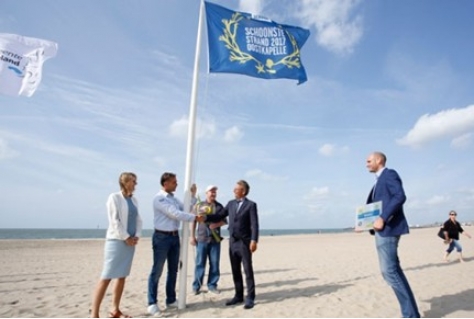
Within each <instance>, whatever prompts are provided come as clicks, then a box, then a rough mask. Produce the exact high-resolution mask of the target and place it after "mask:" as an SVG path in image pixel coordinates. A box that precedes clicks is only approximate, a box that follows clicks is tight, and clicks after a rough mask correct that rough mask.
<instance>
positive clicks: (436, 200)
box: [426, 195, 449, 206]
mask: <svg viewBox="0 0 474 319" xmlns="http://www.w3.org/2000/svg"><path fill="white" fill-rule="evenodd" d="M448 202H449V197H448V196H442V195H435V196H433V197H431V198H429V199H427V200H426V204H428V205H431V206H436V205H440V204H444V203H448Z"/></svg>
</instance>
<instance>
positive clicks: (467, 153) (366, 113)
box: [0, 0, 474, 229]
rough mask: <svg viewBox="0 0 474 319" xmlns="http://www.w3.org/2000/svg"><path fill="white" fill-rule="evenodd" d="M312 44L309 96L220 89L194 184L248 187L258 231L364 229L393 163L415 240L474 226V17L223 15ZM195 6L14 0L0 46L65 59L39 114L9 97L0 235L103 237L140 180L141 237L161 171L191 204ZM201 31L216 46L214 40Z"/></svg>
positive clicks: (205, 101)
mask: <svg viewBox="0 0 474 319" xmlns="http://www.w3.org/2000/svg"><path fill="white" fill-rule="evenodd" d="M212 2H213V3H216V4H219V5H222V6H224V7H226V8H229V9H231V10H236V11H243V12H249V13H254V14H260V15H263V16H265V17H267V18H269V19H272V20H274V21H276V22H278V23H282V24H289V25H295V26H300V27H303V28H307V29H309V30H310V32H311V35H310V37H309V39H308V41H307V42H306V44H305V45H304V46H303V48H302V49H301V59H302V62H303V65H304V67H305V69H306V73H307V76H308V81H307V82H305V83H303V84H301V85H297V81H295V80H288V79H274V80H264V79H257V78H252V77H248V76H244V75H238V74H222V73H211V74H210V73H209V72H208V70H207V68H208V65H207V36H204V37H203V42H202V44H201V47H200V50H201V51H200V52H201V58H200V60H199V72H198V89H197V97H196V98H197V114H196V115H197V130H196V139H195V143H194V153H193V154H192V158H193V163H194V165H193V169H192V175H191V176H190V179H191V180H192V182H195V183H196V184H197V186H198V192H199V194H200V196H201V197H204V189H205V188H206V186H207V185H209V184H215V185H217V186H218V188H219V189H218V195H217V199H218V200H219V201H220V202H222V203H224V204H226V203H227V202H228V201H229V200H231V199H233V188H234V186H235V183H236V181H238V180H240V179H245V180H246V181H247V182H248V183H249V184H250V193H249V195H248V198H249V199H251V200H253V201H255V202H256V203H257V205H258V213H259V220H260V228H261V229H323V228H345V227H353V226H354V223H355V211H356V208H357V207H359V206H360V205H363V204H365V201H366V198H367V195H368V193H369V192H370V190H371V188H372V186H373V184H374V182H375V176H374V174H371V173H369V172H368V171H367V168H366V159H367V156H368V155H369V154H370V153H371V152H373V151H382V152H384V153H385V154H386V156H387V167H389V168H393V169H395V170H397V172H398V173H399V174H400V176H401V178H402V180H403V186H404V189H405V192H406V195H407V201H406V203H405V206H404V209H405V214H406V216H407V219H408V222H409V224H411V225H424V224H430V223H435V222H443V221H445V220H446V219H448V212H449V211H450V210H451V209H454V210H456V211H457V212H458V220H459V221H461V222H466V221H474V183H473V181H474V173H473V158H474V135H473V133H474V89H473V88H474V61H473V55H472V52H474V41H472V39H473V36H474V24H473V23H472V12H474V2H473V1H470V0H459V1H456V5H453V4H452V2H451V1H449V0H419V1H410V0H384V1H358V0H329V1H324V0H254V1H251V0H240V1H238V0H225V1H224V0H214V1H212ZM199 5H200V2H199V1H198V0H159V1H158V0H133V1H132V0H102V1H96V0H80V1H79V0H69V1H56V0H41V1H27V0H2V1H1V2H0V33H13V34H19V35H23V36H28V37H37V38H41V39H46V40H50V41H54V42H56V43H58V52H57V56H56V57H54V58H51V59H50V60H47V61H46V62H45V64H44V66H43V78H42V82H41V84H40V86H39V88H38V90H37V91H36V92H35V94H34V95H33V96H32V97H25V96H19V97H12V96H6V95H0V174H1V176H2V186H1V195H0V199H1V206H2V209H0V220H1V222H0V228H97V227H100V228H105V227H107V214H106V208H105V202H106V200H107V197H108V195H109V194H110V193H112V192H116V191H119V185H118V177H119V175H120V173H121V172H123V171H132V172H135V173H136V174H137V176H138V185H137V188H136V191H135V195H134V196H136V197H137V199H138V201H139V210H140V214H141V215H142V217H143V220H144V228H145V229H152V228H153V209H152V202H153V197H154V195H155V194H156V193H157V192H158V191H159V190H160V188H161V185H160V177H161V174H162V173H163V172H174V173H176V174H177V177H178V184H179V185H178V189H177V191H176V196H178V198H181V199H182V198H183V194H184V185H185V177H186V155H187V143H188V141H187V134H188V133H187V131H188V121H189V111H190V101H191V87H192V80H193V71H194V57H195V53H196V37H197V26H198V18H199ZM204 31H206V30H204Z"/></svg>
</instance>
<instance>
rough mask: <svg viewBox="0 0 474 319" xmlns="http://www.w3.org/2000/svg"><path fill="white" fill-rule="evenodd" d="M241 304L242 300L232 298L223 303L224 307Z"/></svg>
mask: <svg viewBox="0 0 474 319" xmlns="http://www.w3.org/2000/svg"><path fill="white" fill-rule="evenodd" d="M242 302H244V300H243V299H239V298H236V297H234V298H232V299H231V300H228V301H227V302H226V303H225V305H226V306H233V305H236V304H239V303H242Z"/></svg>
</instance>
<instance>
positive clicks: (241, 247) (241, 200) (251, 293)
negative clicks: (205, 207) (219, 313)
mask: <svg viewBox="0 0 474 319" xmlns="http://www.w3.org/2000/svg"><path fill="white" fill-rule="evenodd" d="M249 190H250V186H249V184H248V183H247V182H246V181H244V180H240V181H238V182H237V184H236V185H235V188H234V195H235V199H234V200H231V201H229V203H227V205H226V207H225V209H224V210H223V211H220V212H219V213H216V214H214V215H207V216H206V221H209V222H218V221H220V220H222V219H224V218H225V217H227V216H228V217H229V218H228V221H229V235H230V238H229V256H230V264H231V268H232V279H233V281H234V288H235V295H234V297H233V298H232V299H230V300H228V301H227V302H226V306H232V305H236V304H240V303H243V302H244V283H243V278H242V265H243V268H244V272H245V282H246V285H247V298H246V299H245V305H244V308H245V309H251V308H253V306H254V303H255V280H254V273H253V265H252V254H253V253H254V252H255V251H256V250H257V242H258V236H259V225H258V213H257V204H256V203H255V202H253V201H251V200H250V199H248V198H247V195H248V193H249Z"/></svg>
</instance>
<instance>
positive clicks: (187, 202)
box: [178, 0, 204, 309]
mask: <svg viewBox="0 0 474 319" xmlns="http://www.w3.org/2000/svg"><path fill="white" fill-rule="evenodd" d="M203 19H204V1H203V0H201V6H200V9H199V22H198V31H197V40H196V55H195V57H194V72H193V84H192V89H191V102H190V105H189V123H188V144H187V153H186V174H185V178H184V207H185V210H189V208H190V207H191V192H190V191H189V189H190V188H191V177H192V166H193V163H192V159H193V154H194V138H195V131H196V104H197V86H198V75H199V57H200V51H201V50H200V49H201V33H202V32H201V30H202V24H203ZM188 245H189V223H186V222H183V223H182V240H181V256H180V263H179V267H180V269H179V296H178V309H184V308H186V287H187V273H188Z"/></svg>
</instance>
